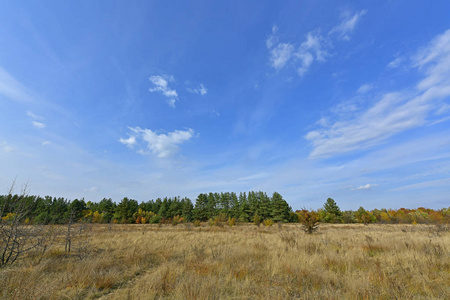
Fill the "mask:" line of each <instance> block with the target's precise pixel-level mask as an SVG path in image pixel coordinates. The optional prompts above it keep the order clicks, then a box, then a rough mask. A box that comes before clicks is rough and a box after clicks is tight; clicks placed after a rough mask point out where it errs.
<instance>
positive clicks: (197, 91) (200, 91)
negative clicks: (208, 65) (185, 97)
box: [186, 83, 208, 96]
mask: <svg viewBox="0 0 450 300" xmlns="http://www.w3.org/2000/svg"><path fill="white" fill-rule="evenodd" d="M186 90H187V91H188V92H189V93H192V94H197V95H201V96H204V95H206V94H207V93H208V90H207V89H206V87H205V86H204V85H203V83H200V85H199V86H198V87H196V88H190V87H188V88H186Z"/></svg>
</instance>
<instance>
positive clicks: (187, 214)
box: [181, 198, 194, 222]
mask: <svg viewBox="0 0 450 300" xmlns="http://www.w3.org/2000/svg"><path fill="white" fill-rule="evenodd" d="M181 209H182V214H181V215H182V216H183V218H184V219H185V220H186V221H188V222H190V221H191V220H192V217H193V212H194V205H192V202H191V200H190V199H189V198H183V200H181Z"/></svg>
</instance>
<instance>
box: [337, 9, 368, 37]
mask: <svg viewBox="0 0 450 300" xmlns="http://www.w3.org/2000/svg"><path fill="white" fill-rule="evenodd" d="M366 13H367V10H365V9H364V10H360V11H357V12H356V13H355V14H354V15H353V16H352V15H351V14H350V13H349V12H348V11H346V12H344V13H343V14H342V22H341V23H340V24H339V25H337V26H335V27H334V28H333V29H331V31H330V32H329V34H333V33H336V34H337V35H338V36H339V38H340V39H342V40H346V41H348V40H350V34H351V33H352V32H353V30H354V29H355V27H356V25H357V24H358V22H359V21H360V20H361V17H362V16H364V15H365V14H366Z"/></svg>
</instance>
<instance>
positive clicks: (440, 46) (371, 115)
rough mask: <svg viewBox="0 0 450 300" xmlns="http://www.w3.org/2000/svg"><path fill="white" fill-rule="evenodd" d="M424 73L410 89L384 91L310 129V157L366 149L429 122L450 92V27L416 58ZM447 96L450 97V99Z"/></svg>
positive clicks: (417, 65)
mask: <svg viewBox="0 0 450 300" xmlns="http://www.w3.org/2000/svg"><path fill="white" fill-rule="evenodd" d="M413 60H414V65H413V67H416V68H418V69H419V71H421V72H422V73H423V75H424V77H423V79H422V80H420V81H419V83H418V84H417V85H415V86H412V87H410V88H409V89H406V90H402V91H397V92H391V93H385V94H384V95H383V96H382V97H381V98H380V99H379V100H378V101H375V103H374V104H373V105H371V106H370V107H368V108H367V109H365V110H363V111H361V112H360V113H358V114H355V115H354V116H350V117H348V118H345V117H342V118H338V119H337V120H336V121H335V122H331V123H329V124H328V125H327V126H322V127H321V128H319V129H316V130H313V131H310V132H308V133H307V134H306V136H305V138H306V139H307V140H309V141H311V143H312V145H313V150H312V152H311V153H310V157H311V158H317V157H329V156H332V155H337V154H342V153H345V152H349V151H355V150H360V149H365V148H368V147H371V146H373V145H376V144H379V143H381V142H383V141H385V140H386V139H387V138H389V137H391V136H393V135H395V134H398V133H400V132H403V131H405V130H408V129H411V128H416V127H419V126H422V125H425V124H427V123H428V121H429V120H428V119H429V118H432V117H433V113H436V112H437V111H440V109H441V108H442V107H443V106H445V105H446V103H445V101H444V100H445V99H447V98H448V97H449V96H450V30H447V31H446V32H444V33H443V34H441V35H439V36H437V37H436V38H435V39H433V40H432V41H431V42H430V43H429V44H428V45H427V46H426V47H424V48H423V49H421V50H420V51H419V52H418V54H417V55H416V56H415V57H414V58H413ZM447 100H448V99H447Z"/></svg>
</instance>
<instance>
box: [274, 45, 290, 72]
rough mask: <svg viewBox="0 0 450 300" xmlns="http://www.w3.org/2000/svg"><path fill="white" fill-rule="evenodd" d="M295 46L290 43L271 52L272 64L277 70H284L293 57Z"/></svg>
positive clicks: (278, 46)
mask: <svg viewBox="0 0 450 300" xmlns="http://www.w3.org/2000/svg"><path fill="white" fill-rule="evenodd" d="M293 52H294V46H293V45H291V44H289V43H281V44H278V45H277V46H276V47H274V48H273V49H272V50H270V63H271V65H272V67H273V68H275V69H282V68H283V67H284V66H285V65H286V63H287V62H288V60H289V59H290V58H291V57H292V53H293Z"/></svg>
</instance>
